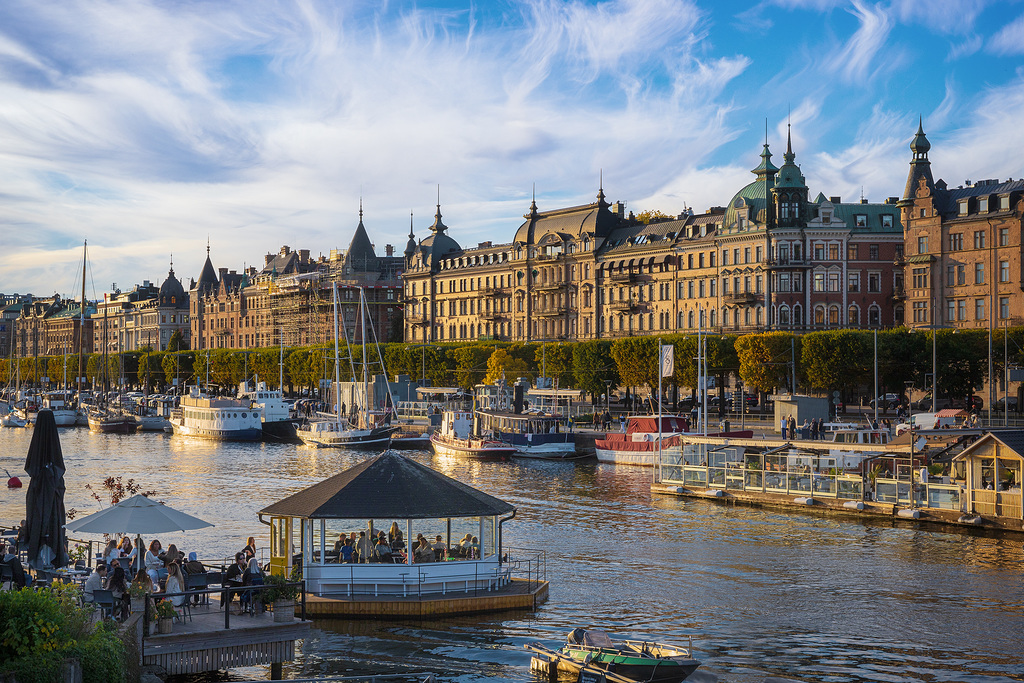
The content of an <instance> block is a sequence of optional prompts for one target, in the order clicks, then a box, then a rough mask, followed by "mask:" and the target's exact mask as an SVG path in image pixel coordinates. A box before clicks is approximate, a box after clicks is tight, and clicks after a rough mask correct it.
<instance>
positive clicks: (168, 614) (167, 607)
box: [156, 600, 178, 619]
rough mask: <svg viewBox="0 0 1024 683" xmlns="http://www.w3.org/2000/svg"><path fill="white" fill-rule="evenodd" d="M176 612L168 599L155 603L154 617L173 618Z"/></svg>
mask: <svg viewBox="0 0 1024 683" xmlns="http://www.w3.org/2000/svg"><path fill="white" fill-rule="evenodd" d="M177 614H178V613H177V612H175V611H174V604H173V603H171V601H170V600H161V601H160V602H158V603H156V618H157V619H173V618H174V617H176V616H177Z"/></svg>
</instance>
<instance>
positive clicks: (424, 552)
mask: <svg viewBox="0 0 1024 683" xmlns="http://www.w3.org/2000/svg"><path fill="white" fill-rule="evenodd" d="M371 534H372V532H371ZM371 534H368V533H367V532H366V531H355V532H352V533H351V534H346V533H344V532H342V533H341V534H339V536H338V540H337V541H335V543H334V553H335V554H336V556H337V562H341V563H364V564H365V563H368V562H385V563H391V562H397V563H400V564H404V563H405V562H406V561H407V560H408V555H407V554H406V548H405V539H404V536H403V534H402V530H401V529H400V528H399V526H398V523H397V522H393V523H392V524H391V528H390V529H389V530H388V532H387V534H385V533H384V532H383V531H378V532H377V533H376V534H372V535H371ZM479 556H480V542H479V541H478V540H477V538H476V536H473V535H472V534H466V536H465V537H464V538H463V539H462V540H461V541H460V542H459V543H458V544H453V545H452V546H451V548H449V547H448V545H447V544H446V543H445V542H444V541H443V540H442V538H441V535H440V534H438V535H437V536H436V537H435V539H434V541H433V542H431V541H430V540H428V539H427V538H426V537H425V536H424V535H423V534H417V535H416V542H415V543H413V545H412V560H413V562H415V563H424V562H440V561H443V560H445V559H448V558H456V557H457V558H476V557H479Z"/></svg>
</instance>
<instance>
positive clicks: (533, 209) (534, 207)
mask: <svg viewBox="0 0 1024 683" xmlns="http://www.w3.org/2000/svg"><path fill="white" fill-rule="evenodd" d="M536 215H537V183H534V184H533V201H531V202H530V214H529V216H528V218H533V217H535V216H536Z"/></svg>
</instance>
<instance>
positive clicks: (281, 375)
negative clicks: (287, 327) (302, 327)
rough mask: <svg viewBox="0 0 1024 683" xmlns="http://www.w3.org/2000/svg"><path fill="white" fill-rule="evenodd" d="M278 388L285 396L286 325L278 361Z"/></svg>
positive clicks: (282, 332) (282, 333)
mask: <svg viewBox="0 0 1024 683" xmlns="http://www.w3.org/2000/svg"><path fill="white" fill-rule="evenodd" d="M277 388H278V390H279V391H280V392H281V396H284V327H282V328H281V356H280V359H279V360H278V363H277Z"/></svg>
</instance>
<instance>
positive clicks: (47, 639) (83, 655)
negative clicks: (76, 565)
mask: <svg viewBox="0 0 1024 683" xmlns="http://www.w3.org/2000/svg"><path fill="white" fill-rule="evenodd" d="M78 594H79V590H78V587H77V586H70V585H64V584H59V583H57V584H53V585H52V586H46V587H43V588H23V589H21V590H16V591H5V592H0V673H11V674H14V676H15V677H16V678H17V680H18V681H19V683H47V682H49V681H58V680H60V679H61V677H62V670H63V663H64V660H65V659H67V658H77V659H78V660H79V661H80V662H81V664H82V673H83V677H84V680H85V681H86V683H94V682H95V683H101V682H107V681H111V680H122V679H123V678H124V666H125V655H124V644H123V643H122V642H121V640H120V638H119V637H118V634H117V627H116V626H115V625H113V624H98V625H96V626H93V625H92V609H91V607H87V608H83V607H79V606H78Z"/></svg>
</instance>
